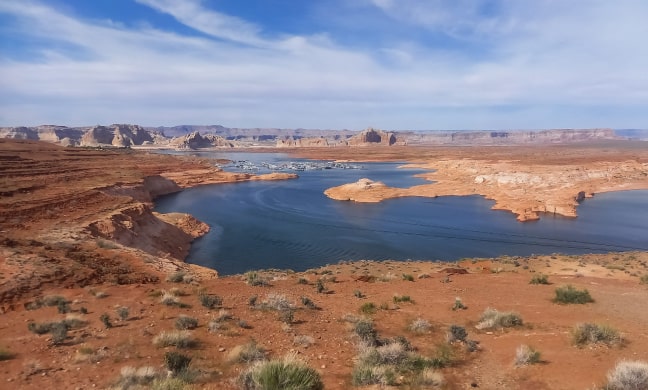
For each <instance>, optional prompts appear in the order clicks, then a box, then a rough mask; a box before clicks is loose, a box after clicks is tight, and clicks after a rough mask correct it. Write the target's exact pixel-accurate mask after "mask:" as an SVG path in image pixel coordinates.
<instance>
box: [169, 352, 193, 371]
mask: <svg viewBox="0 0 648 390" xmlns="http://www.w3.org/2000/svg"><path fill="white" fill-rule="evenodd" d="M189 363H191V358H190V357H189V356H187V355H183V354H181V353H179V352H175V351H171V352H167V353H165V354H164V365H165V366H166V368H167V369H168V370H169V371H171V372H172V373H173V374H174V375H177V374H178V373H179V372H181V371H185V370H187V368H189Z"/></svg>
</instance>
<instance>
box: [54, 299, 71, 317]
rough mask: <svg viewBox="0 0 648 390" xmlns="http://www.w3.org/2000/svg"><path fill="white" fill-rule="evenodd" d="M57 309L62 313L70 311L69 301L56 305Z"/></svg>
mask: <svg viewBox="0 0 648 390" xmlns="http://www.w3.org/2000/svg"><path fill="white" fill-rule="evenodd" d="M56 309H57V310H58V312H59V313H60V314H65V313H69V312H70V305H68V304H67V302H59V303H58V304H57V305H56Z"/></svg>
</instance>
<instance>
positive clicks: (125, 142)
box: [80, 125, 154, 147]
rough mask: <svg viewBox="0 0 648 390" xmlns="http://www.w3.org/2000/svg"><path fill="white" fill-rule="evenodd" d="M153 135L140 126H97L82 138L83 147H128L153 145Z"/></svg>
mask: <svg viewBox="0 0 648 390" xmlns="http://www.w3.org/2000/svg"><path fill="white" fill-rule="evenodd" d="M153 140H154V137H153V136H152V134H151V133H150V132H148V131H146V130H144V129H143V128H142V127H141V126H138V125H112V126H109V127H107V126H95V127H92V128H91V129H89V130H88V131H87V132H86V133H85V134H83V136H82V137H81V141H80V145H81V146H103V145H111V146H117V147H128V146H135V145H143V144H145V143H153Z"/></svg>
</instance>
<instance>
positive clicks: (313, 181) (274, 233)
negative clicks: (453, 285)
mask: <svg viewBox="0 0 648 390" xmlns="http://www.w3.org/2000/svg"><path fill="white" fill-rule="evenodd" d="M205 155H206V156H209V157H215V158H228V159H232V160H249V161H255V162H258V161H267V162H272V163H276V162H281V161H287V160H291V161H294V159H290V158H289V157H287V156H285V155H281V154H269V153H263V154H261V153H230V154H225V153H208V154H205ZM360 165H362V169H326V170H311V171H303V172H298V174H299V176H300V177H299V179H295V180H285V181H274V182H246V183H233V184H220V185H209V186H202V187H198V188H192V189H188V190H185V191H182V192H180V193H177V194H171V195H167V196H164V197H161V198H159V199H158V200H157V201H156V210H157V211H159V212H163V213H166V212H184V213H190V214H192V215H194V216H195V217H196V218H198V219H200V220H202V221H203V222H206V223H207V224H209V225H210V227H211V231H210V232H209V233H208V234H207V235H206V236H204V237H202V238H200V239H198V240H197V241H195V242H194V244H193V246H192V250H191V253H190V255H189V257H188V259H187V261H188V262H190V263H194V264H199V265H203V266H206V267H210V268H214V269H216V270H217V271H218V272H219V273H220V274H223V275H228V274H237V273H242V272H245V271H247V270H251V269H263V268H290V269H294V270H305V269H308V268H313V267H318V266H321V265H324V264H332V263H336V262H338V261H341V260H360V259H371V260H387V259H392V260H408V259H412V260H457V259H461V258H465V257H494V256H500V255H520V256H527V255H531V254H542V253H555V252H560V253H566V254H579V253H600V252H610V251H625V250H639V249H643V250H648V191H626V192H616V193H607V194H600V195H596V196H595V197H594V198H592V199H587V200H586V201H585V202H583V203H582V204H581V205H580V206H579V207H578V210H577V212H578V215H579V216H578V218H564V217H560V216H553V215H542V216H541V220H540V221H535V222H526V223H520V222H517V221H516V219H515V216H514V214H512V213H510V212H506V211H493V210H490V208H491V207H492V205H493V204H494V202H493V201H489V200H486V199H484V198H482V197H480V196H466V197H440V198H402V199H391V200H387V201H384V202H381V203H371V204H366V203H364V204H363V203H355V202H340V201H335V200H331V199H329V198H327V197H326V196H325V195H324V194H323V192H324V190H325V189H327V188H329V187H333V186H338V185H341V184H345V183H349V182H354V181H357V180H358V179H360V178H363V177H367V178H369V179H372V180H378V181H383V182H385V183H386V184H388V185H391V186H395V187H409V186H412V185H416V184H421V183H424V182H425V181H424V180H422V179H420V178H415V177H412V175H414V174H416V173H419V172H420V171H417V170H410V169H399V168H397V167H398V166H399V165H401V164H398V163H362V164H360Z"/></svg>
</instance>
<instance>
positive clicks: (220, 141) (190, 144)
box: [169, 131, 234, 149]
mask: <svg viewBox="0 0 648 390" xmlns="http://www.w3.org/2000/svg"><path fill="white" fill-rule="evenodd" d="M169 145H171V146H173V147H175V148H177V149H201V148H211V147H228V148H233V147H234V144H233V143H232V142H229V141H227V140H226V139H225V138H223V137H221V136H218V135H213V134H206V135H204V136H202V135H200V133H199V132H197V131H194V132H193V133H191V134H187V135H185V136H182V137H177V138H174V139H172V140H171V141H170V142H169Z"/></svg>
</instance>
